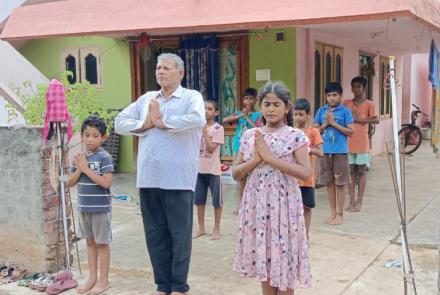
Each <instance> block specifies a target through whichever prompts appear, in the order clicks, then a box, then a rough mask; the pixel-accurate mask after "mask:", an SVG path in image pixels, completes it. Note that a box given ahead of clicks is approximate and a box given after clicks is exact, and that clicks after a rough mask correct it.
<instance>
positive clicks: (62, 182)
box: [57, 123, 70, 270]
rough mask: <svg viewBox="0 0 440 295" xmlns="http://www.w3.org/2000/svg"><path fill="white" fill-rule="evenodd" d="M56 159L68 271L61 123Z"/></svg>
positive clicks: (68, 255) (58, 132)
mask: <svg viewBox="0 0 440 295" xmlns="http://www.w3.org/2000/svg"><path fill="white" fill-rule="evenodd" d="M57 137H58V159H59V161H58V162H59V163H60V195H61V210H62V217H63V228H64V248H65V251H66V264H67V265H66V269H67V270H70V254H69V238H68V233H67V216H66V196H65V194H64V167H63V161H62V159H63V141H62V140H61V123H57Z"/></svg>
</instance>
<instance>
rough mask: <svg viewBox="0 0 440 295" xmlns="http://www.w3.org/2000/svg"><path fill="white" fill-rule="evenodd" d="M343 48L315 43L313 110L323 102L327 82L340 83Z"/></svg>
mask: <svg viewBox="0 0 440 295" xmlns="http://www.w3.org/2000/svg"><path fill="white" fill-rule="evenodd" d="M343 61H344V57H343V49H342V48H341V47H337V46H334V45H328V44H324V43H320V42H316V43H315V87H314V88H315V112H316V111H317V110H318V109H319V108H320V107H321V106H323V105H324V104H325V96H324V89H325V85H326V84H327V83H328V82H339V83H341V84H342V76H343V75H342V72H343V71H342V69H343V64H344V62H343Z"/></svg>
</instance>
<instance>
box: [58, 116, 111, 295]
mask: <svg viewBox="0 0 440 295" xmlns="http://www.w3.org/2000/svg"><path fill="white" fill-rule="evenodd" d="M106 130H107V126H106V125H105V123H104V121H103V120H102V119H100V118H98V117H95V116H90V117H87V118H86V119H85V120H84V122H83V123H82V126H81V141H82V143H83V144H84V145H85V147H86V154H78V155H76V156H75V159H74V161H73V164H72V167H71V172H72V173H71V174H70V176H69V179H68V181H67V185H68V186H74V185H77V186H78V211H79V212H78V216H79V236H80V237H81V238H85V239H86V242H87V260H88V263H89V278H88V280H87V282H85V283H84V284H82V285H81V286H79V287H78V288H77V292H78V293H79V294H85V293H87V294H88V295H98V294H102V293H104V292H105V291H106V290H107V289H108V288H109V281H108V272H109V269H110V242H111V240H112V232H111V231H112V229H111V206H112V205H111V200H112V196H111V193H110V187H111V185H112V179H113V171H114V167H113V159H112V156H111V155H110V154H109V153H108V152H106V151H105V150H104V149H102V148H101V145H102V143H103V142H104V141H105V140H106V139H107V135H106ZM98 270H99V271H98ZM98 273H99V276H98Z"/></svg>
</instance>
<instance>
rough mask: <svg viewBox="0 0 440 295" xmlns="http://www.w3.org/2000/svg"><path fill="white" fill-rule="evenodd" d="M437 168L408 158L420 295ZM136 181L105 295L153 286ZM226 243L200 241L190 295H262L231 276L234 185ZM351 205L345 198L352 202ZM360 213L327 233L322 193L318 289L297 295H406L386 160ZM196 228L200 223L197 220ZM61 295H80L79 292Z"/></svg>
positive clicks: (425, 156) (424, 287) (120, 209)
mask: <svg viewBox="0 0 440 295" xmlns="http://www.w3.org/2000/svg"><path fill="white" fill-rule="evenodd" d="M439 164H440V160H437V159H435V157H434V155H433V154H432V152H431V148H430V147H429V145H428V144H426V143H424V144H423V146H422V147H421V149H420V150H419V151H417V152H416V153H415V155H414V156H412V157H407V158H406V182H407V216H408V220H409V226H408V236H409V241H410V245H411V256H412V262H413V266H414V270H415V278H416V284H417V291H418V294H422V295H424V294H437V276H438V266H439V262H438V259H439V257H438V251H437V246H438V240H439V236H438V233H439V228H438V216H439V213H438V212H439V209H440V200H439V198H438V195H439V191H440V186H439V185H438V183H439V179H440V178H439V176H440V165H439ZM134 183H135V175H132V174H118V175H116V176H115V181H114V187H113V190H114V192H115V193H118V194H124V195H129V196H131V197H132V198H133V200H132V201H115V203H114V209H113V239H114V242H113V244H112V266H111V270H110V272H111V285H112V287H111V289H109V290H108V291H107V293H106V294H109V295H110V294H150V293H151V292H152V291H153V290H154V289H155V285H154V279H153V275H152V269H151V265H150V262H149V258H148V254H147V250H146V245H145V239H144V233H143V228H142V221H141V216H140V215H139V214H138V213H139V212H138V209H137V206H136V202H137V199H138V196H137V191H136V189H135V187H134ZM223 189H224V190H223V192H224V200H225V205H224V212H223V220H222V238H221V239H220V240H219V241H212V240H211V239H210V237H209V235H207V236H203V237H201V238H199V239H197V240H194V241H193V252H192V261H191V270H190V274H189V284H190V286H191V290H190V294H195V295H202V294H203V295H211V294H212V295H214V294H216V295H218V294H221V295H223V294H224V295H226V294H232V295H245V294H246V295H249V294H260V286H259V284H258V283H257V282H255V281H254V280H251V279H241V278H240V277H239V275H238V274H237V273H235V272H233V271H232V261H233V254H234V247H235V233H236V226H237V217H236V216H235V215H233V214H232V211H233V209H234V208H235V207H236V206H237V204H238V194H237V190H236V187H235V186H233V185H224V187H223ZM347 197H348V194H347ZM364 203H365V204H364V208H363V211H362V212H360V213H346V214H345V216H344V219H345V220H344V224H343V225H341V226H328V225H326V224H325V223H324V221H325V218H326V217H327V215H328V213H329V212H328V211H329V209H328V203H327V200H326V195H325V190H324V189H319V190H318V191H317V207H316V208H315V209H314V211H313V220H312V228H311V234H310V256H311V261H312V274H313V287H312V288H311V289H307V290H306V289H300V290H298V291H296V292H295V294H304V295H306V294H307V295H312V294H320V295H321V294H326V295H333V294H335V295H337V294H344V295H355V294H356V295H358V294H359V295H370V294H371V295H373V294H374V295H377V294H387V295H393V294H403V278H402V268H401V267H394V266H391V267H389V264H391V262H395V263H399V262H401V261H402V259H401V257H402V250H401V246H400V244H399V228H400V227H399V220H398V213H397V206H396V201H395V196H394V191H393V186H392V180H391V176H390V172H389V168H388V162H387V158H386V157H384V156H377V157H375V158H374V160H373V166H372V169H371V170H370V171H369V172H368V183H367V191H366V195H365V202H364ZM207 208H208V210H207V216H206V220H207V221H206V223H207V226H208V229H210V228H211V227H212V225H213V210H210V208H209V207H207ZM194 224H196V218H194ZM78 245H79V248H80V260H81V266H82V269H83V274H82V275H79V273H78V264H77V261H76V259H75V263H74V270H75V273H76V274H77V275H78V279H79V280H80V281H83V280H84V279H85V274H86V273H87V271H86V269H87V264H86V261H87V260H86V254H85V242H84V241H81V242H79V244H78ZM33 293H35V292H34V291H31V290H28V289H26V288H24V287H18V286H15V285H12V284H11V285H6V286H0V295H3V294H5V295H7V294H10V295H21V294H33ZM64 294H76V292H75V291H74V290H71V291H68V292H66V293H64Z"/></svg>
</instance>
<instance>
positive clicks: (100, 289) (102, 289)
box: [87, 282, 110, 295]
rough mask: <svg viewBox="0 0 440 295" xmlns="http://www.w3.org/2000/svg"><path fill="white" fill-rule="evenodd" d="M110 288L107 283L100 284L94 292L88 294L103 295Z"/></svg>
mask: <svg viewBox="0 0 440 295" xmlns="http://www.w3.org/2000/svg"><path fill="white" fill-rule="evenodd" d="M108 288H110V285H109V284H108V282H107V283H101V282H98V283H97V284H96V285H95V287H93V289H92V290H90V291H89V292H87V295H99V294H103V293H104V292H105V291H107V289H108Z"/></svg>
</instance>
